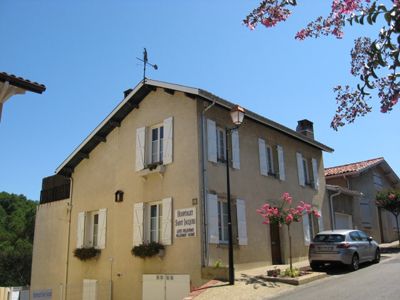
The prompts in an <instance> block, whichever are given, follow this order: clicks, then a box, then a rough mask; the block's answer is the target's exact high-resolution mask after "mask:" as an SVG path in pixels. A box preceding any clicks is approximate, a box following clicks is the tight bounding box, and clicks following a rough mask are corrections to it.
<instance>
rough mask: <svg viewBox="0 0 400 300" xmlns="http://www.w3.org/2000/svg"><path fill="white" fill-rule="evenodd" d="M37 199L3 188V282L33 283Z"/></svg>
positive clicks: (0, 241) (0, 218)
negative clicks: (32, 270) (7, 191)
mask: <svg viewBox="0 0 400 300" xmlns="http://www.w3.org/2000/svg"><path fill="white" fill-rule="evenodd" d="M36 206H37V203H36V202H34V201H31V200H28V199H26V197H25V196H23V195H15V194H9V193H6V192H0V286H24V285H28V284H29V283H30V279H31V278H30V277H31V265H32V243H33V233H34V227H35V213H36Z"/></svg>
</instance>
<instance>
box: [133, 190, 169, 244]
mask: <svg viewBox="0 0 400 300" xmlns="http://www.w3.org/2000/svg"><path fill="white" fill-rule="evenodd" d="M147 242H159V243H161V244H163V245H171V244H172V198H165V199H163V200H161V201H158V202H150V203H144V202H140V203H135V204H134V207H133V245H134V246H137V245H140V244H142V243H147Z"/></svg>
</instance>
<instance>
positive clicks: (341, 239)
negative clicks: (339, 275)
mask: <svg viewBox="0 0 400 300" xmlns="http://www.w3.org/2000/svg"><path fill="white" fill-rule="evenodd" d="M380 259H381V252H380V249H379V244H378V243H377V242H376V241H375V240H374V239H373V238H372V237H370V236H368V235H367V234H366V233H365V232H363V231H361V230H353V229H350V230H347V229H346V230H344V229H341V230H329V231H322V232H320V233H318V234H317V235H316V236H315V237H314V239H313V241H312V243H311V244H310V249H309V254H308V260H309V262H310V266H311V268H312V269H313V270H317V269H319V268H321V267H322V266H323V265H324V264H327V263H329V264H333V263H341V264H344V265H347V266H349V267H350V269H351V270H353V271H356V270H358V268H359V265H360V263H363V262H374V263H378V262H379V261H380Z"/></svg>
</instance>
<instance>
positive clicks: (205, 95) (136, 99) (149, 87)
mask: <svg viewBox="0 0 400 300" xmlns="http://www.w3.org/2000/svg"><path fill="white" fill-rule="evenodd" d="M157 88H163V89H164V90H165V91H166V92H175V91H177V92H182V93H185V94H186V95H187V96H188V97H190V98H196V99H204V100H206V101H209V102H213V103H215V104H217V105H218V106H220V107H222V108H225V109H227V110H230V109H231V108H232V107H233V106H234V104H233V103H231V102H229V101H226V100H224V99H222V98H219V97H218V96H215V95H213V94H211V93H209V92H207V91H205V90H201V89H198V88H192V87H187V86H183V85H178V84H172V83H167V82H162V81H157V80H151V79H145V80H142V81H141V82H139V84H138V85H136V87H135V88H133V89H132V91H131V92H129V93H128V94H127V95H126V97H125V98H124V99H123V100H122V102H121V103H120V104H118V105H117V107H116V108H115V109H114V110H113V111H112V112H111V113H110V114H109V115H108V116H107V117H106V118H105V119H104V120H103V121H102V122H101V123H100V124H99V125H98V126H97V127H96V128H95V129H94V130H93V131H92V133H91V134H90V135H89V136H88V137H87V138H86V139H85V140H84V141H83V142H82V143H81V144H80V145H79V146H78V147H77V148H76V149H75V150H74V151H73V152H72V153H71V154H70V155H69V156H68V157H67V158H66V159H65V160H64V162H63V163H62V164H61V165H60V166H59V167H58V168H57V169H56V174H61V175H64V176H71V174H72V172H73V170H74V168H75V167H76V166H77V165H78V164H79V163H80V161H81V160H82V159H84V158H88V157H89V153H90V152H91V151H92V150H93V149H94V148H95V147H96V146H97V145H98V144H99V143H101V142H105V141H106V137H107V135H108V134H109V133H110V132H111V131H112V130H113V129H114V128H115V127H119V126H120V123H121V121H122V120H123V119H124V118H125V117H126V116H127V115H128V114H129V113H130V112H131V111H132V110H133V109H135V108H139V104H140V102H141V101H142V100H143V99H144V98H145V97H146V96H147V95H148V94H149V93H150V92H151V91H155V90H156V89H157ZM245 117H246V118H249V119H252V120H254V121H256V122H259V123H261V124H263V125H265V126H268V127H270V128H273V129H275V130H278V131H280V132H283V133H285V134H287V135H289V136H291V137H293V138H295V139H297V140H300V141H302V142H304V143H307V144H309V145H311V146H314V147H316V148H318V149H320V150H322V151H326V152H333V151H334V150H333V149H332V148H330V147H328V146H326V145H324V144H322V143H319V142H317V141H315V140H313V139H310V138H308V137H306V136H304V135H302V134H300V133H298V132H296V131H294V130H292V129H290V128H287V127H285V126H283V125H280V124H278V123H276V122H274V121H272V120H269V119H267V118H264V117H262V116H260V115H257V114H256V113H253V112H251V111H249V110H246V113H245Z"/></svg>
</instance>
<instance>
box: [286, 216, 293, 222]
mask: <svg viewBox="0 0 400 300" xmlns="http://www.w3.org/2000/svg"><path fill="white" fill-rule="evenodd" d="M285 222H286V224H290V223H292V222H293V215H292V214H288V215H287V216H286V219H285Z"/></svg>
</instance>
